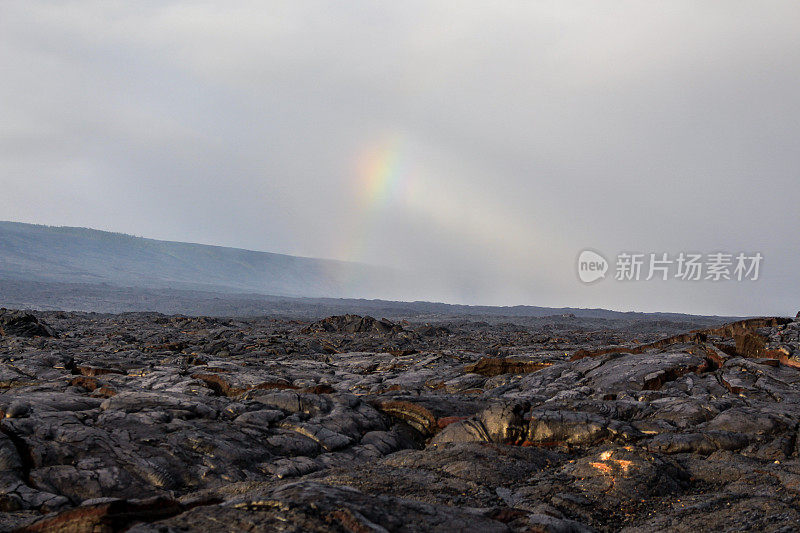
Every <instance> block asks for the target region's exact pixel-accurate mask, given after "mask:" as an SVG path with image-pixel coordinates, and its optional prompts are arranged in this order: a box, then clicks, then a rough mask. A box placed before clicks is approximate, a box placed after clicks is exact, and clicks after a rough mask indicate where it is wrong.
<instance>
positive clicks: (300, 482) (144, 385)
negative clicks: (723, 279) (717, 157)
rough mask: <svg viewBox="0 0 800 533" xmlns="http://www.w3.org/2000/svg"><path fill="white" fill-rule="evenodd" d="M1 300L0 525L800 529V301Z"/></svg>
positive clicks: (266, 528)
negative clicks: (677, 309) (610, 315)
mask: <svg viewBox="0 0 800 533" xmlns="http://www.w3.org/2000/svg"><path fill="white" fill-rule="evenodd" d="M684 326H685V324H675V323H670V322H665V321H660V322H659V321H651V322H650V323H649V324H639V325H637V326H635V327H634V325H631V324H625V327H615V326H614V324H612V323H604V324H603V327H598V323H591V322H586V321H582V320H577V319H573V318H570V317H569V316H564V317H558V318H557V319H554V320H542V321H538V322H536V321H533V322H529V323H525V324H519V323H517V324H513V323H504V322H502V321H500V320H497V319H494V320H492V321H491V323H487V322H479V321H475V320H466V319H460V320H451V321H447V320H439V321H436V322H432V323H427V324H426V323H424V322H422V321H419V320H415V321H404V320H397V319H394V320H393V321H391V322H390V321H388V320H375V319H371V318H369V317H360V316H352V315H349V316H337V317H330V318H327V319H324V320H320V321H316V322H312V321H309V320H302V321H297V320H287V319H276V318H259V319H220V318H202V317H200V318H198V317H185V316H165V315H159V314H152V313H150V314H148V313H135V314H122V315H99V314H92V313H62V312H41V313H35V314H34V315H30V314H26V313H21V312H16V311H2V312H0V414H2V422H0V511H2V512H0V529H2V530H15V529H16V530H17V531H92V532H105V531H138V532H145V531H148V532H155V531H159V532H161V531H163V532H168V531H195V530H200V531H203V530H204V531H242V530H243V531H270V530H277V531H351V532H373V531H375V532H377V531H431V530H438V531H475V530H477V531H483V532H492V531H498V532H499V531H520V532H523V531H526V532H527V531H530V532H538V531H548V532H572V531H574V532H581V531H628V532H634V531H642V532H645V531H692V532H697V531H742V530H745V531H787V532H788V531H797V530H798V529H799V528H800V458H798V452H800V441H799V440H798V438H797V437H798V427H799V425H800V321H797V320H792V319H780V318H773V319H751V320H747V321H741V322H736V323H733V324H729V325H727V326H722V327H720V326H719V325H718V324H708V326H711V327H709V328H706V329H703V330H698V331H693V332H691V333H690V332H687V331H686V330H685V328H684Z"/></svg>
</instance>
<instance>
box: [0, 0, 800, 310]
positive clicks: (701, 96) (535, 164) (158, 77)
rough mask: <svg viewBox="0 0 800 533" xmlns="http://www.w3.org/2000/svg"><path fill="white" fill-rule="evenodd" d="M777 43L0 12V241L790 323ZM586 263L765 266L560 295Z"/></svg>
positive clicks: (655, 21)
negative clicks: (7, 225)
mask: <svg viewBox="0 0 800 533" xmlns="http://www.w3.org/2000/svg"><path fill="white" fill-rule="evenodd" d="M798 28H800V4H798V3H797V2H794V1H786V2H752V1H751V2H738V1H729V2H697V1H691V2H689V1H686V2H673V1H671V2H585V3H584V2H569V3H568V4H566V3H564V2H525V3H513V4H512V3H509V4H507V5H506V4H504V7H498V6H497V5H490V4H489V3H486V2H471V1H464V0H461V1H458V2H415V1H408V2H375V1H368V2H361V1H352V2H347V3H333V2H313V1H302V2H297V1H293V2H268V3H265V2H225V3H220V2H169V1H158V2H155V1H153V2H144V1H143V2H135V3H120V2H107V1H98V2H88V1H83V2H68V1H65V2H37V1H25V2H4V3H2V5H0V72H2V76H0V187H1V189H0V190H1V191H2V194H0V220H15V221H24V222H35V223H41V224H51V225H70V226H85V227H92V228H99V229H105V230H111V231H118V232H125V233H130V234H135V235H142V236H146V237H152V238H157V239H169V240H176V241H189V242H199V243H208V244H217V245H223V246H231V247H241V248H247V249H252V250H264V251H270V252H277V253H283V254H292V255H301V256H308V257H321V258H330V259H338V260H346V261H357V262H364V263H369V264H376V265H389V266H392V267H399V268H401V269H405V270H410V271H418V270H419V271H423V272H424V274H421V276H424V277H425V279H426V281H425V283H424V284H421V285H420V289H419V290H417V291H415V290H414V289H408V293H407V294H403V295H401V296H403V297H405V298H407V299H444V300H447V301H450V302H459V303H481V304H504V305H511V304H531V305H541V306H576V307H577V306H581V307H604V308H610V309H618V310H629V309H630V310H641V311H680V312H694V313H717V314H728V315H732V314H738V315H751V314H761V313H768V314H788V313H791V314H794V313H795V312H796V311H797V309H800V298H799V297H798V296H800V294H798V289H797V288H798V286H800V283H798V282H800V273H799V272H798V268H797V264H798V256H799V255H800V235H799V234H798V231H797V228H798V227H800V210H798V201H800V149H799V147H798V139H800V90H798V87H800V31H798ZM585 248H592V249H595V250H598V251H600V252H602V253H603V254H604V255H605V256H606V257H607V258H608V259H609V260H613V258H614V256H616V254H617V253H619V252H620V251H639V252H645V253H646V252H659V253H661V252H669V253H671V254H677V253H678V252H681V251H696V252H702V253H712V252H718V251H725V252H729V253H738V252H748V253H753V252H757V251H758V252H761V254H763V256H764V262H763V265H762V271H761V277H760V279H759V280H758V281H750V282H748V281H743V282H736V281H726V282H719V283H714V282H706V281H699V282H681V281H670V282H661V281H651V282H645V281H640V282H629V283H622V282H617V281H615V280H613V279H606V280H602V281H600V282H598V283H596V284H592V285H585V284H582V283H581V282H580V281H579V280H578V277H577V275H576V266H575V262H576V258H577V256H578V254H579V253H580V251H581V250H583V249H585ZM612 268H613V267H612ZM611 274H612V275H611V276H610V277H613V273H611ZM423 287H424V289H423ZM431 287H433V288H431ZM391 296H396V295H394V294H392V295H391Z"/></svg>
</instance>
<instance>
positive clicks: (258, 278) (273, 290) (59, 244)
mask: <svg viewBox="0 0 800 533" xmlns="http://www.w3.org/2000/svg"><path fill="white" fill-rule="evenodd" d="M391 278H392V272H391V271H390V270H389V269H382V268H379V267H371V266H367V265H361V264H357V263H346V262H342V261H334V260H327V259H313V258H306V257H296V256H291V255H284V254H276V253H269V252H257V251H251V250H242V249H238V248H227V247H222V246H210V245H204V244H190V243H183V242H171V241H160V240H155V239H147V238H142V237H134V236H132V235H126V234H123V233H112V232H108V231H100V230H94V229H88V228H76V227H57V226H43V225H37V224H24V223H19V222H0V279H7V280H24V281H46V282H64V283H89V284H96V283H108V284H111V285H116V286H123V287H142V288H149V289H153V288H176V289H193V290H212V291H217V292H223V293H231V292H236V293H259V294H272V295H280V296H313V297H343V296H353V294H351V285H352V283H353V281H354V280H357V282H358V286H359V288H360V289H363V290H365V292H364V293H362V294H359V296H360V295H365V296H370V295H372V291H374V290H376V289H377V288H378V287H380V286H381V285H385V284H386V283H389V282H390V280H391Z"/></svg>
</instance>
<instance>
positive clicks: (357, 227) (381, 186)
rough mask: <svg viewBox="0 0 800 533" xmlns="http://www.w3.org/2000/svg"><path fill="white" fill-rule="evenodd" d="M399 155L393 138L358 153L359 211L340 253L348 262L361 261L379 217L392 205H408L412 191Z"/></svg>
mask: <svg viewBox="0 0 800 533" xmlns="http://www.w3.org/2000/svg"><path fill="white" fill-rule="evenodd" d="M401 156H402V152H401V141H400V139H399V138H398V137H396V136H395V137H391V138H389V139H387V140H384V141H381V142H379V143H375V144H373V145H372V146H369V147H367V148H366V149H364V150H362V152H361V153H360V154H358V156H357V158H356V159H357V161H356V165H355V167H356V170H355V174H356V180H355V189H356V190H355V194H356V196H357V199H358V202H357V204H358V207H357V210H358V212H357V213H355V214H354V217H353V227H352V229H351V231H350V235H349V244H348V245H347V246H346V248H345V251H344V253H343V254H342V256H343V257H344V258H345V259H346V260H347V261H356V262H358V261H362V260H363V259H364V257H365V255H366V251H367V248H368V246H369V244H370V242H371V240H372V239H373V238H375V229H376V225H377V223H378V222H379V219H380V217H381V216H383V215H384V213H385V212H386V211H387V209H388V208H389V207H390V206H391V205H392V204H402V203H405V202H407V200H408V195H409V194H410V192H411V190H412V188H411V181H410V176H409V172H408V168H407V167H406V166H405V165H403V161H402V157H401Z"/></svg>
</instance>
